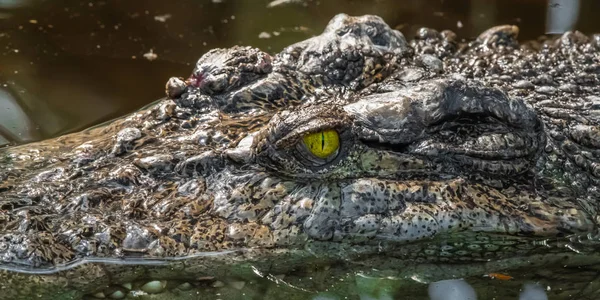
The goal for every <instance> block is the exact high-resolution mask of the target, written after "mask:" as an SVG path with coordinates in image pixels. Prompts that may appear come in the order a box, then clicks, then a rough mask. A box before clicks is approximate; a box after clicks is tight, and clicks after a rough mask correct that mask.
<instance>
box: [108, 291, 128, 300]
mask: <svg viewBox="0 0 600 300" xmlns="http://www.w3.org/2000/svg"><path fill="white" fill-rule="evenodd" d="M125 296H127V294H125V293H123V292H122V291H119V290H117V291H115V292H114V293H112V294H110V295H109V296H108V298H110V299H124V298H125Z"/></svg>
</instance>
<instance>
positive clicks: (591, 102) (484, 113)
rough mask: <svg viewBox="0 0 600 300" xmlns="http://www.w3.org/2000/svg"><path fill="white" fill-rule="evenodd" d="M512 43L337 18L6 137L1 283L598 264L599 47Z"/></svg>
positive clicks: (68, 288) (223, 52)
mask: <svg viewBox="0 0 600 300" xmlns="http://www.w3.org/2000/svg"><path fill="white" fill-rule="evenodd" d="M517 34H518V28H516V27H515V26H499V27H494V28H491V29H490V30H488V31H486V32H484V33H482V34H481V35H480V36H479V37H478V38H477V39H476V40H475V41H472V42H469V43H459V42H458V41H457V40H456V37H455V35H454V34H453V33H452V32H449V31H443V32H441V33H439V32H437V31H435V30H431V29H422V30H420V31H419V33H418V34H417V38H416V39H415V40H413V41H410V42H407V41H406V40H405V39H404V37H403V36H402V34H401V33H400V32H398V31H396V30H392V29H390V28H389V27H388V26H387V25H386V24H385V23H384V22H383V21H382V20H381V19H380V18H378V17H374V16H363V17H349V16H346V15H338V16H336V17H335V18H334V19H333V20H332V21H331V22H330V24H329V25H328V26H327V28H326V29H325V31H324V33H323V34H322V35H320V36H317V37H314V38H311V39H309V40H306V41H303V42H300V43H297V44H294V45H291V46H289V47H288V48H286V49H284V50H283V51H282V52H281V53H279V54H277V55H275V56H271V55H269V54H267V53H265V52H262V51H260V50H258V49H253V48H248V47H234V48H231V49H216V50H213V51H210V52H208V53H206V54H205V55H204V56H202V58H200V60H199V61H198V63H197V65H196V68H195V69H194V71H193V73H192V75H191V76H190V77H189V78H188V79H185V80H184V79H180V78H172V79H171V80H169V82H168V83H167V98H165V99H163V100H160V101H158V102H156V103H155V104H153V105H151V106H149V107H147V108H145V109H142V110H140V111H138V112H135V113H133V114H131V115H128V116H126V117H123V118H121V119H119V120H115V121H113V122H111V123H109V124H104V125H101V126H98V127H95V128H91V129H88V130H86V131H83V132H80V133H75V134H71V135H67V136H63V137H60V138H57V139H53V140H47V141H42V142H39V143H34V144H29V145H24V146H19V147H12V148H7V149H3V150H1V152H0V164H1V165H2V168H1V169H0V209H2V210H3V214H2V215H0V258H1V259H2V265H1V266H2V267H3V269H4V271H2V272H1V273H0V282H1V283H0V286H1V287H2V288H3V290H4V291H6V292H7V293H8V295H9V296H10V297H11V298H13V299H21V298H22V299H28V297H31V296H32V295H40V297H41V298H44V297H45V298H50V299H56V298H57V297H59V295H62V297H64V298H67V299H69V298H79V297H82V296H83V295H88V296H89V295H96V297H100V296H102V295H113V294H112V293H114V292H115V291H119V292H122V293H125V294H126V293H128V292H130V290H132V289H133V290H138V289H141V290H144V288H142V285H143V283H144V282H147V281H151V280H152V279H159V280H168V282H171V285H173V282H175V283H177V284H179V283H182V282H187V284H191V285H194V286H197V287H199V288H200V287H202V286H203V285H204V284H205V282H206V281H210V282H212V281H213V280H214V279H215V278H220V277H242V278H243V277H244V276H247V275H248V274H251V273H253V272H259V273H261V274H292V273H294V272H302V271H303V270H306V269H312V268H322V267H323V266H328V269H330V270H331V271H329V272H331V273H332V274H334V275H336V274H338V275H339V274H342V273H345V272H371V271H372V270H373V269H378V270H379V271H381V272H383V274H394V276H403V275H408V274H413V273H415V272H416V273H417V274H423V278H424V280H425V281H431V280H439V279H445V278H448V277H465V276H471V275H481V274H485V273H486V272H488V273H489V272H490V271H495V270H497V269H500V270H505V269H518V268H522V267H535V266H549V265H571V266H573V267H577V266H582V265H586V266H590V265H591V266H590V268H592V269H593V268H595V267H594V265H595V264H596V263H598V260H599V257H597V255H594V253H596V252H597V250H598V249H597V248H598V237H597V223H598V221H599V220H600V218H599V217H598V208H599V207H598V206H599V205H600V204H599V203H598V199H600V191H599V190H598V188H599V187H600V182H599V180H600V127H599V124H600V114H599V112H600V96H599V95H600V91H599V89H600V80H599V78H598V76H599V75H598V74H600V57H599V55H598V49H599V48H600V42H599V41H600V38H598V37H597V36H591V37H588V36H585V35H583V34H581V33H578V32H569V33H566V34H564V35H563V36H562V37H560V38H558V39H556V40H548V41H546V42H544V43H528V44H522V45H520V44H519V43H518V42H517V40H516V37H517ZM319 138H320V139H321V140H319ZM319 143H320V144H319ZM307 145H312V146H307ZM314 145H317V146H314ZM318 146H320V147H322V148H321V149H320V150H319V151H321V152H314V151H316V150H315V147H318ZM326 146H327V147H326ZM574 250H575V251H574ZM446 265H450V266H451V267H448V268H443V271H439V268H440V266H446ZM538 275H539V274H538ZM265 276H266V275H265ZM539 276H541V277H543V275H539ZM546 276H548V275H546ZM267 277H268V276H267ZM333 277H335V276H333ZM199 278H201V279H199ZM590 280H594V279H593V278H592V279H590V278H588V277H585V278H584V277H582V278H580V282H578V283H577V284H576V285H573V289H574V290H575V291H576V292H578V293H583V292H586V293H588V294H581V295H580V297H581V298H580V299H583V297H594V296H593V295H594V293H597V291H596V290H591V291H590V290H589V289H588V290H586V289H585V284H587V283H589V282H590ZM132 282H133V283H134V284H129V283H132ZM122 284H125V286H122ZM159 285H160V284H159ZM169 288H172V286H166V285H164V286H162V287H160V288H159V290H160V291H164V290H168V289H169ZM146 289H147V288H146ZM98 293H102V294H98ZM590 299H591V298H590Z"/></svg>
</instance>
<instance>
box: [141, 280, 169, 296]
mask: <svg viewBox="0 0 600 300" xmlns="http://www.w3.org/2000/svg"><path fill="white" fill-rule="evenodd" d="M166 286H167V282H166V281H160V280H154V281H149V282H147V283H146V284H144V285H142V287H141V288H140V289H141V290H142V291H144V292H146V293H148V294H158V293H160V292H162V291H164V289H165V287H166Z"/></svg>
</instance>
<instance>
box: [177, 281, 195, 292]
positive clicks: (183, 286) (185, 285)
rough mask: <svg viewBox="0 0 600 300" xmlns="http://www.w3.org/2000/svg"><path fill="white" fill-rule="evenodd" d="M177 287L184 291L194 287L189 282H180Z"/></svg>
mask: <svg viewBox="0 0 600 300" xmlns="http://www.w3.org/2000/svg"><path fill="white" fill-rule="evenodd" d="M177 288H178V289H180V290H182V291H187V290H191V289H192V285H191V284H190V283H189V282H184V283H182V284H180V285H179V286H178V287H177Z"/></svg>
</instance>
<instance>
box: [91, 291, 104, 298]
mask: <svg viewBox="0 0 600 300" xmlns="http://www.w3.org/2000/svg"><path fill="white" fill-rule="evenodd" d="M92 296H94V297H96V298H100V299H104V298H106V295H104V293H103V292H99V293H95V294H94V295H92Z"/></svg>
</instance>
